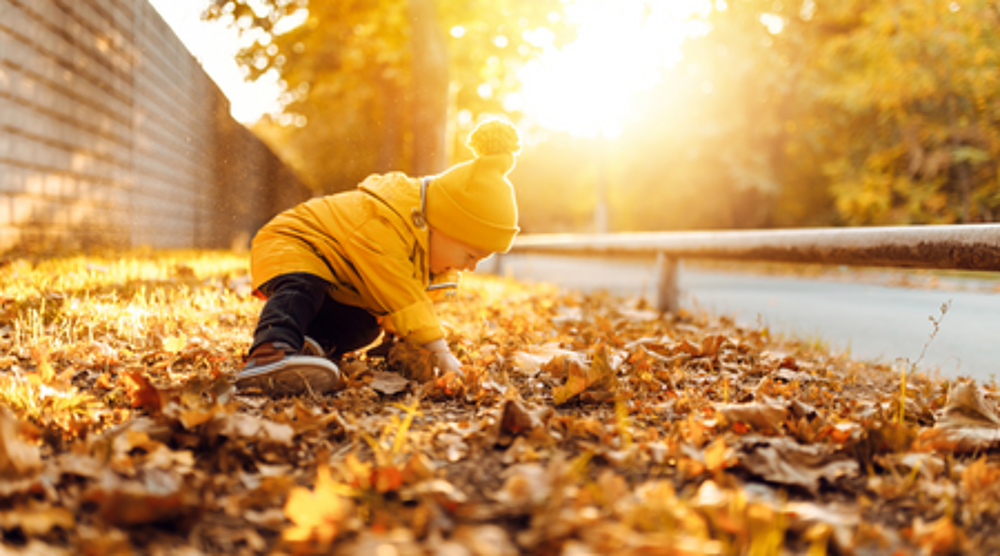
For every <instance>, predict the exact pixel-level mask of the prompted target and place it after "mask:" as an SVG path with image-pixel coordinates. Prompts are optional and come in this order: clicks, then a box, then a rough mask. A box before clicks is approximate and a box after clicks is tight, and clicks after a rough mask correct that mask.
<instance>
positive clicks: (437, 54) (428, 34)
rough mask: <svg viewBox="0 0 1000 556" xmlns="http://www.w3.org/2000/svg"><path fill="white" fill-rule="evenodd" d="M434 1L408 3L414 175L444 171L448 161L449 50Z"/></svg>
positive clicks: (411, 0) (423, 0)
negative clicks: (411, 57) (411, 56)
mask: <svg viewBox="0 0 1000 556" xmlns="http://www.w3.org/2000/svg"><path fill="white" fill-rule="evenodd" d="M435 1H436V0H409V17H410V27H411V29H412V36H411V42H412V45H411V46H412V53H413V66H412V67H413V87H412V91H411V97H410V99H411V117H412V122H413V151H412V152H413V166H412V168H413V174H414V175H417V176H423V175H428V174H435V173H438V172H441V171H443V170H444V169H445V168H446V167H447V164H448V159H447V134H446V130H447V123H448V81H449V76H448V50H447V45H446V44H445V35H444V32H443V30H442V29H441V24H440V22H439V21H438V17H437V6H436V5H435Z"/></svg>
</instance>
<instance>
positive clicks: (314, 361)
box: [236, 120, 520, 395]
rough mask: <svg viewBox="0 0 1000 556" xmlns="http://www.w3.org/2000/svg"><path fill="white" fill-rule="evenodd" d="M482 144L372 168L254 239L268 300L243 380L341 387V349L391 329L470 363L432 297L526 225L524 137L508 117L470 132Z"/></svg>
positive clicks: (259, 284)
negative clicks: (468, 156) (445, 163)
mask: <svg viewBox="0 0 1000 556" xmlns="http://www.w3.org/2000/svg"><path fill="white" fill-rule="evenodd" d="M468 144H469V147H470V148H471V149H472V151H473V153H474V154H475V158H474V159H473V160H471V161H468V162H465V163H462V164H458V165H456V166H453V167H452V168H450V169H448V170H447V171H446V172H444V173H443V174H441V175H438V176H433V177H425V178H422V179H417V178H411V177H408V176H406V175H405V174H403V173H400V172H393V173H389V174H385V175H373V176H369V177H368V178H367V179H365V180H364V182H363V183H361V185H359V186H358V188H357V189H355V190H352V191H349V192H344V193H338V194H335V195H329V196H325V197H317V198H314V199H310V200H308V201H306V202H304V203H302V204H300V205H298V206H296V207H294V208H291V209H289V210H287V211H285V212H282V213H281V214H279V215H277V216H276V217H275V218H274V219H272V220H271V221H270V222H268V223H267V224H266V225H265V226H264V227H263V228H261V229H260V231H259V232H258V233H257V235H256V236H255V237H254V239H253V244H252V246H251V251H250V267H251V268H250V271H251V277H252V279H253V287H254V290H255V292H256V293H257V294H258V295H260V296H262V297H264V298H265V299H266V300H267V301H266V303H265V304H264V307H263V309H262V310H261V314H260V318H259V320H258V323H257V327H256V329H255V330H254V337H253V344H252V345H251V347H250V353H249V355H248V357H247V362H246V365H245V366H244V368H243V369H242V370H241V371H240V372H239V373H238V374H237V376H236V385H237V387H238V388H241V389H246V388H259V389H261V390H262V391H264V392H265V393H268V394H271V395H294V394H300V393H304V392H313V393H322V392H329V391H331V390H334V389H336V388H337V387H338V386H339V384H340V381H341V376H340V371H339V369H338V368H337V366H336V364H334V362H333V361H332V360H339V358H340V357H341V356H343V355H344V354H345V353H347V352H351V351H355V350H358V349H361V348H364V347H367V346H370V345H372V344H373V343H374V342H375V341H376V340H378V339H379V338H380V337H381V335H382V331H383V330H385V331H387V332H389V333H392V334H395V335H396V336H398V337H400V338H402V339H403V340H405V341H408V342H412V343H414V344H418V345H422V346H423V347H425V348H427V349H429V350H430V351H431V352H433V354H434V356H435V360H436V363H437V367H438V370H439V371H441V372H442V373H456V374H459V375H461V374H462V363H461V362H460V361H459V360H458V359H457V358H456V357H455V355H454V354H452V352H451V350H450V349H449V348H448V344H447V343H446V341H445V338H444V330H443V329H442V327H441V323H440V321H439V320H438V317H437V316H436V315H435V312H434V307H433V304H432V301H431V295H432V293H433V292H434V290H440V289H447V288H453V287H457V282H456V280H457V277H458V275H459V273H460V271H463V270H473V269H475V267H476V263H478V262H479V261H481V260H482V259H484V258H486V257H488V256H490V255H491V254H492V253H494V252H507V251H508V250H509V249H510V246H511V244H512V243H513V241H514V236H515V235H516V234H517V232H518V227H517V204H516V201H515V198H514V190H513V188H512V187H511V184H510V182H509V181H507V174H508V173H510V171H511V170H512V169H513V168H514V158H515V156H516V155H517V154H518V152H519V151H520V139H519V137H518V134H517V130H516V129H515V128H514V126H512V125H510V124H508V123H506V122H502V121H500V120H491V121H487V122H484V123H482V124H480V125H479V126H478V127H476V129H475V130H474V131H473V132H472V134H471V135H470V137H469V142H468Z"/></svg>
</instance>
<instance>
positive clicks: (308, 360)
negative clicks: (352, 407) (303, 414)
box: [236, 338, 341, 396]
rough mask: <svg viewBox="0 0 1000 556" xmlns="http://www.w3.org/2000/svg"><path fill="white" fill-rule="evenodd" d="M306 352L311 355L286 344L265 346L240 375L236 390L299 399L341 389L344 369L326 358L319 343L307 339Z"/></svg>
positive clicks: (254, 355)
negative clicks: (253, 390)
mask: <svg viewBox="0 0 1000 556" xmlns="http://www.w3.org/2000/svg"><path fill="white" fill-rule="evenodd" d="M302 352H303V353H309V354H310V355H301V354H297V353H294V350H292V348H291V347H290V346H287V345H285V344H283V343H277V342H275V343H267V344H261V345H260V346H258V347H257V349H255V350H254V351H253V353H251V354H250V356H249V358H248V359H247V363H246V365H245V366H244V367H243V370H242V371H240V372H239V373H238V374H237V375H236V388H237V389H239V390H246V389H250V388H256V389H259V390H261V391H262V392H263V393H264V394H267V395H270V396H295V395H299V394H305V393H311V394H326V393H329V392H333V391H334V390H336V389H337V388H338V387H340V384H341V378H340V369H338V368H337V366H336V365H334V364H333V362H332V361H330V360H329V359H327V358H325V357H323V356H322V352H323V350H322V348H319V344H317V343H316V342H315V341H313V340H312V339H311V338H307V339H306V344H305V347H304V348H303V350H302ZM313 354H315V355H313Z"/></svg>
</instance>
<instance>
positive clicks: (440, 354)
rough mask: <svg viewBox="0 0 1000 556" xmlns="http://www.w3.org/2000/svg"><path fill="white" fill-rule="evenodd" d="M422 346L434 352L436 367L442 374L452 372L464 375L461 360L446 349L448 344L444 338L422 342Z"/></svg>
mask: <svg viewBox="0 0 1000 556" xmlns="http://www.w3.org/2000/svg"><path fill="white" fill-rule="evenodd" d="M424 347H425V348H427V349H429V350H431V352H433V353H434V357H435V361H436V362H437V368H438V370H439V371H440V372H441V374H442V375H445V374H448V373H454V374H457V375H458V376H461V377H464V376H465V372H464V371H462V362H461V361H459V360H458V358H457V357H455V354H454V353H452V352H451V350H450V349H448V344H446V343H445V341H444V339H440V340H434V341H433V342H429V343H427V344H424Z"/></svg>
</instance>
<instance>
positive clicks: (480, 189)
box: [426, 120, 521, 253]
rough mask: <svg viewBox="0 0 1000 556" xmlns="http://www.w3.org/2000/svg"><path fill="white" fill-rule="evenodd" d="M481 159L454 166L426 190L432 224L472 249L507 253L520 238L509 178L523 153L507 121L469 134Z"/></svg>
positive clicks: (489, 123) (493, 122)
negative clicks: (515, 239)
mask: <svg viewBox="0 0 1000 556" xmlns="http://www.w3.org/2000/svg"><path fill="white" fill-rule="evenodd" d="M468 145H469V147H470V148H471V149H472V152H473V153H474V154H475V155H476V158H475V159H473V160H470V161H468V162H464V163H462V164H458V165H455V166H452V167H451V168H449V169H448V170H447V171H445V172H444V173H443V174H441V175H439V176H437V177H436V178H434V180H433V181H432V182H431V184H430V185H429V186H428V187H427V209H426V211H427V222H428V223H429V224H430V225H431V226H432V227H433V228H435V229H437V230H440V231H441V232H443V233H445V234H447V235H449V236H451V237H453V238H455V239H458V240H460V241H463V242H465V243H467V244H469V245H472V246H473V247H478V248H480V249H484V250H487V251H491V252H501V253H506V252H507V251H509V250H510V246H511V244H512V243H513V242H514V236H515V235H517V232H518V231H519V228H518V227H517V201H516V200H515V199H514V188H513V187H512V186H511V185H510V182H509V181H507V174H509V173H510V171H511V170H513V169H514V156H515V155H516V154H517V153H518V152H520V150H521V142H520V137H518V134H517V129H516V128H515V127H514V126H512V125H510V124H509V123H507V122H503V121H500V120H490V121H486V122H483V123H481V124H479V126H477V127H476V129H475V130H473V132H472V134H471V135H470V136H469V142H468Z"/></svg>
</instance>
